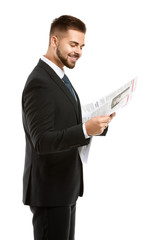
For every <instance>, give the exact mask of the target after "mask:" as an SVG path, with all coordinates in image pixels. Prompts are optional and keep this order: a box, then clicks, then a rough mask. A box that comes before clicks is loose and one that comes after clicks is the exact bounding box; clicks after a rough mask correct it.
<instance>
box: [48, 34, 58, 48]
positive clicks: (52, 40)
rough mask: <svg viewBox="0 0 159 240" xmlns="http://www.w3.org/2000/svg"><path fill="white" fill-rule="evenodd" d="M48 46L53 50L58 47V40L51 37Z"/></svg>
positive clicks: (53, 36)
mask: <svg viewBox="0 0 159 240" xmlns="http://www.w3.org/2000/svg"><path fill="white" fill-rule="evenodd" d="M50 45H51V46H52V47H54V48H56V47H57V46H58V38H57V36H55V35H52V36H51V38H50Z"/></svg>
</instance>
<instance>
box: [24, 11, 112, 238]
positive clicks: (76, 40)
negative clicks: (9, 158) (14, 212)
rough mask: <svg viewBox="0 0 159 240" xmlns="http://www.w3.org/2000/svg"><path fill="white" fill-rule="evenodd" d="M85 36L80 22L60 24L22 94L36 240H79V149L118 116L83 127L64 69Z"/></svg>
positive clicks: (65, 19)
mask: <svg viewBox="0 0 159 240" xmlns="http://www.w3.org/2000/svg"><path fill="white" fill-rule="evenodd" d="M85 33H86V27H85V24H84V23H83V22H82V21H81V20H79V19H77V18H75V17H72V16H67V15H64V16H61V17H59V18H57V19H55V20H54V21H53V23H52V24H51V29H50V39H49V47H48V51H47V53H46V54H45V56H43V57H42V58H41V59H40V60H39V62H38V64H37V66H36V67H35V68H34V70H33V71H32V73H31V74H30V75H29V77H28V80H27V82H26V85H25V88H24V91H23V96H22V109H23V125H24V130H25V136H26V156H25V168H24V177H23V202H24V204H26V205H30V208H31V211H32V212H33V227H34V239H36V240H44V239H48V240H53V239H55V240H73V239H74V228H75V209H76V201H77V198H78V196H82V195H83V171H82V162H81V159H80V157H79V153H78V147H80V146H83V145H87V144H88V143H89V138H90V136H93V135H101V134H103V135H105V134H106V132H107V126H108V124H109V122H110V121H111V120H112V118H113V117H114V115H115V114H113V115H111V116H100V117H95V118H92V119H90V120H89V121H87V122H86V123H84V124H82V118H81V107H80V101H79V98H78V95H77V93H76V91H75V89H74V88H73V86H72V85H71V83H70V82H69V80H68V78H67V76H66V75H65V74H64V69H63V68H64V66H66V67H68V68H74V67H75V64H76V62H77V60H78V59H79V58H80V57H81V55H82V48H83V47H84V39H85Z"/></svg>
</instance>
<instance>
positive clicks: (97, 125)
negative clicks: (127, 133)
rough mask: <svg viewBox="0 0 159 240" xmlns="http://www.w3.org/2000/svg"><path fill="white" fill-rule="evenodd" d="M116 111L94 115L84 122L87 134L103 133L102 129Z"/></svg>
mask: <svg viewBox="0 0 159 240" xmlns="http://www.w3.org/2000/svg"><path fill="white" fill-rule="evenodd" d="M115 115H116V113H112V114H111V115H109V116H108V115H104V116H99V117H94V118H91V119H90V120H88V121H87V122H86V123H85V127H86V132H87V134H88V135H89V136H94V135H100V134H102V133H103V131H104V129H105V128H107V126H108V124H109V123H110V122H111V120H112V119H113V117H115Z"/></svg>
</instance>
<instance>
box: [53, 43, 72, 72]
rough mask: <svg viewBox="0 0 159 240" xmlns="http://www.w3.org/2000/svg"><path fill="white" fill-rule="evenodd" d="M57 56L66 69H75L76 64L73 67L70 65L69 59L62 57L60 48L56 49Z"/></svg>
mask: <svg viewBox="0 0 159 240" xmlns="http://www.w3.org/2000/svg"><path fill="white" fill-rule="evenodd" d="M56 55H57V56H58V58H59V59H60V61H61V62H62V63H63V65H64V66H66V67H68V68H70V69H73V68H74V67H75V64H74V65H72V64H70V63H68V60H67V58H64V57H63V56H62V53H61V51H60V48H59V46H58V47H57V49H56Z"/></svg>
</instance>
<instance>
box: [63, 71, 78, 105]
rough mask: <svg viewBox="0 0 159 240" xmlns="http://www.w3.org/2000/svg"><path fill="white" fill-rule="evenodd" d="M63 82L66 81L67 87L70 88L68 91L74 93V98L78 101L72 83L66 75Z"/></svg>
mask: <svg viewBox="0 0 159 240" xmlns="http://www.w3.org/2000/svg"><path fill="white" fill-rule="evenodd" d="M62 80H63V81H64V83H65V84H66V86H67V87H68V89H69V90H70V92H71V93H72V95H73V97H74V98H75V100H76V95H75V93H74V91H73V89H72V86H71V83H70V81H69V79H68V77H67V76H66V75H65V74H64V76H63V78H62Z"/></svg>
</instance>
